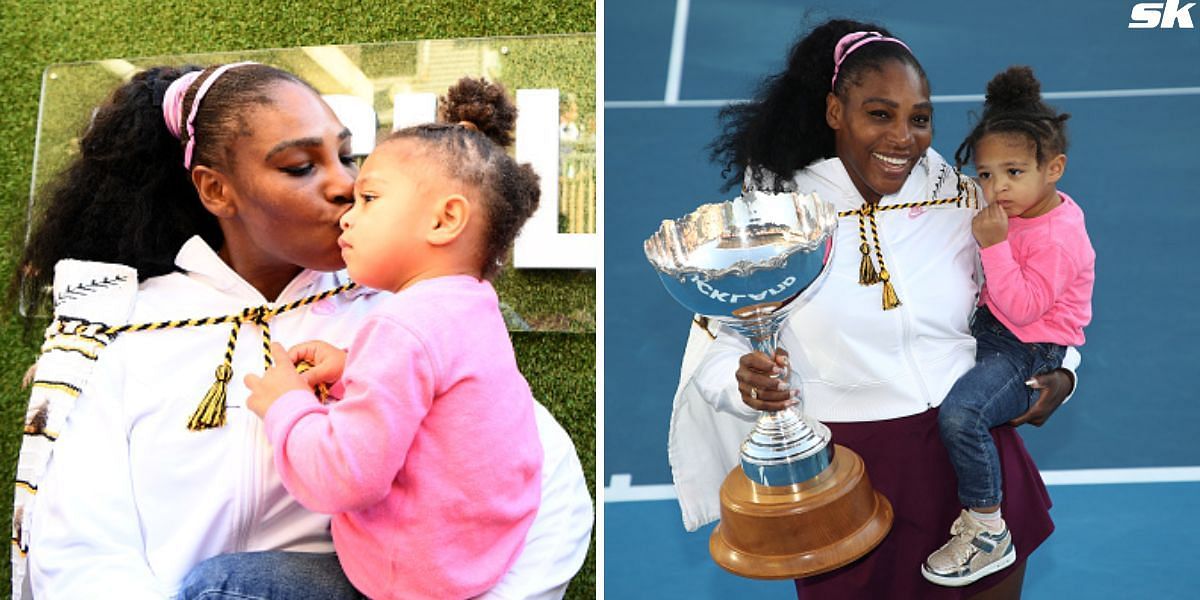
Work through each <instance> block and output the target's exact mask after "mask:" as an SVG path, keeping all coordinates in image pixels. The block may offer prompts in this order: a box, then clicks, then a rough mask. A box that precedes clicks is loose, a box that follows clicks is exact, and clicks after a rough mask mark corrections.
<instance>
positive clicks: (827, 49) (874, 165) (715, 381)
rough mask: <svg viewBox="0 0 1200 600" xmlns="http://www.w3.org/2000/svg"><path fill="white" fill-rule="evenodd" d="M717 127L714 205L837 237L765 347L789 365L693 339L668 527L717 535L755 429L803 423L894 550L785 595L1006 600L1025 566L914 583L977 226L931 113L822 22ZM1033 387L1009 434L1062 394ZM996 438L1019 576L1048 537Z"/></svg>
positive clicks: (1029, 476) (959, 355) (874, 55)
mask: <svg viewBox="0 0 1200 600" xmlns="http://www.w3.org/2000/svg"><path fill="white" fill-rule="evenodd" d="M722 119H723V121H724V124H725V133H724V135H723V136H722V137H720V138H719V139H718V140H717V141H716V142H715V143H714V146H713V156H714V158H715V159H717V160H718V161H719V162H721V163H722V164H723V165H724V166H725V167H726V174H727V175H728V176H729V180H728V181H729V182H730V184H731V185H732V184H734V183H737V182H742V181H745V182H746V184H745V185H746V187H747V188H748V189H754V190H761V191H765V192H792V191H795V192H800V193H805V194H806V193H810V192H816V194H817V195H818V196H819V197H820V198H821V199H823V200H825V201H827V202H830V203H832V204H833V206H834V208H835V209H836V210H837V213H838V220H839V221H840V223H839V224H840V227H838V228H837V229H836V233H835V234H834V236H833V239H832V250H833V251H832V252H831V254H830V255H829V256H830V257H831V258H830V260H832V264H831V265H829V266H828V267H827V268H828V271H829V272H828V276H827V277H826V280H825V281H824V282H823V284H822V287H821V288H820V290H819V291H818V292H817V293H815V294H814V295H813V296H812V297H811V298H810V299H809V300H808V303H807V304H806V305H805V306H803V307H802V308H800V309H798V310H796V311H795V312H794V313H793V314H792V315H791V316H790V317H789V318H788V321H787V322H786V323H785V324H784V325H783V329H782V331H781V332H780V334H779V346H780V347H781V348H786V349H789V350H790V351H791V353H790V355H789V354H787V353H785V352H780V353H778V354H777V355H776V356H775V357H768V356H767V355H765V354H763V353H761V352H753V351H752V350H751V346H750V345H749V343H748V342H747V341H746V340H745V339H744V338H743V337H741V336H738V335H736V334H734V333H733V332H732V331H731V330H730V329H729V328H728V327H725V326H717V325H715V324H714V325H708V324H707V323H705V324H704V325H705V326H702V327H695V328H693V331H692V335H691V338H690V340H689V343H688V351H687V354H686V356H685V358H684V368H683V373H682V379H681V382H680V386H679V392H678V394H677V397H676V400H675V414H674V415H673V417H672V431H671V442H670V456H671V460H672V468H673V471H674V474H675V480H676V488H677V491H678V494H679V499H680V504H681V506H682V507H683V511H684V520H685V524H686V525H687V526H688V527H689V528H696V527H698V526H700V525H702V524H704V523H706V522H709V521H712V520H714V519H715V518H717V516H718V513H719V508H720V505H719V501H718V498H717V488H718V486H719V485H720V484H721V480H722V478H723V477H724V476H725V472H726V471H728V468H729V466H730V465H731V464H734V463H736V460H737V458H736V456H737V451H738V446H739V444H740V443H741V441H742V438H743V437H745V434H746V432H747V431H749V429H750V427H751V425H752V424H753V422H754V418H755V417H756V416H757V415H758V412H757V411H761V410H767V411H776V410H780V409H783V408H785V407H788V406H791V405H793V404H795V403H800V404H801V407H802V409H803V410H802V412H803V413H805V414H806V415H808V416H810V417H812V418H814V419H816V420H817V421H820V422H823V423H824V424H826V425H828V427H829V429H830V430H831V432H832V438H833V439H834V440H836V441H837V443H838V444H841V445H843V446H845V447H847V448H849V449H852V450H853V451H854V452H855V453H857V454H858V455H860V456H861V457H862V460H863V462H864V463H865V465H866V468H867V471H868V472H869V477H870V480H871V482H872V483H873V484H874V487H875V489H876V490H877V491H879V492H880V493H882V494H883V495H884V496H885V497H886V498H887V499H888V501H890V503H891V505H892V507H893V510H894V513H895V519H894V522H893V524H892V529H891V532H890V533H889V534H888V536H887V537H886V538H885V539H884V540H883V542H882V543H881V544H880V545H879V546H878V547H876V548H875V549H874V550H873V551H871V552H870V553H869V554H867V555H866V556H865V557H863V558H862V559H860V560H858V561H855V562H853V563H851V564H850V565H847V566H846V567H843V568H840V569H837V570H834V571H831V572H828V573H824V574H820V575H815V576H812V577H808V578H805V579H801V580H797V582H796V586H797V591H798V593H799V594H800V596H801V597H822V598H825V597H836V598H842V597H852V598H881V597H888V598H966V597H973V596H976V595H979V594H981V593H984V592H987V594H988V595H989V596H992V595H994V596H995V597H1018V596H1019V594H1020V587H1021V583H1022V580H1023V576H1024V562H1020V563H1019V564H1018V565H1017V566H1016V567H1015V568H1013V569H1010V570H1007V571H1004V572H1003V573H1002V574H1000V575H997V576H992V577H987V578H984V579H982V580H980V581H978V582H977V583H975V584H972V585H970V586H966V587H960V588H947V587H941V586H937V585H934V584H931V583H929V582H927V581H925V579H924V578H922V577H921V575H920V572H919V571H920V566H921V563H922V562H923V561H924V559H925V557H926V556H928V554H929V552H931V551H932V550H934V549H936V548H937V547H938V546H939V545H940V544H941V543H942V542H944V541H945V536H944V531H942V529H943V528H944V526H945V523H947V522H950V520H952V518H953V516H954V515H955V514H957V513H958V512H959V510H960V506H959V503H958V498H957V495H956V491H955V477H954V471H953V469H952V467H951V465H950V462H949V460H948V458H947V455H946V450H945V448H944V447H943V446H942V443H941V440H940V438H939V435H938V420H937V407H938V405H939V404H940V403H941V402H942V399H943V398H944V397H945V395H946V392H947V391H949V389H950V387H951V386H952V385H953V384H954V382H955V381H956V380H957V379H958V377H959V376H960V375H962V374H963V373H964V372H966V371H967V370H968V369H969V368H970V367H971V365H972V364H973V362H974V358H975V341H974V339H973V338H972V336H971V333H970V327H969V323H970V320H971V315H972V312H973V310H974V307H975V301H976V298H977V294H978V292H979V281H978V278H977V262H978V250H977V246H976V243H975V240H974V238H973V237H972V234H971V220H972V218H973V217H974V215H975V214H976V212H977V211H978V209H979V208H980V203H979V200H978V199H979V197H980V195H979V194H978V192H977V189H976V186H975V184H974V182H973V181H971V180H970V179H969V178H966V177H965V176H962V175H960V174H959V173H958V172H957V171H956V170H955V169H954V168H953V167H952V166H951V165H950V164H948V163H947V162H946V161H945V160H944V159H943V158H942V157H941V156H940V155H939V154H938V153H937V152H935V151H934V150H932V149H931V148H930V144H931V142H932V137H933V106H932V103H931V101H930V88H929V83H928V81H927V79H926V75H925V72H924V70H923V69H922V67H921V65H920V63H919V62H918V61H917V59H916V58H915V57H914V56H913V54H912V52H911V51H910V50H909V48H908V47H907V46H906V45H905V44H904V43H903V42H902V41H901V40H899V39H897V38H895V37H893V36H892V35H891V34H890V33H888V32H887V31H886V30H885V29H883V28H881V27H879V26H876V25H872V24H867V23H858V22H853V21H844V20H836V21H830V22H828V23H825V24H823V25H821V26H819V27H817V28H816V29H814V30H813V31H812V32H811V33H810V34H808V35H807V36H806V37H804V38H803V39H801V40H800V41H799V42H797V43H796V45H795V46H794V47H793V48H792V49H791V52H790V56H789V60H788V64H787V68H786V69H785V70H784V71H783V72H782V73H780V74H778V75H775V76H773V77H770V78H768V79H767V80H766V82H765V84H764V85H763V87H762V88H761V90H760V91H759V94H758V95H757V97H756V98H755V99H754V100H753V101H752V102H750V103H747V104H744V105H736V106H732V107H729V108H727V109H725V110H724V111H723V112H722ZM747 171H749V172H748V173H747ZM1038 385H1039V386H1041V387H1043V388H1044V391H1043V393H1042V395H1041V397H1040V399H1039V400H1038V401H1037V402H1036V403H1035V404H1034V405H1033V406H1032V407H1031V409H1030V412H1029V413H1028V414H1026V415H1024V416H1023V417H1022V418H1021V419H1018V421H1021V422H1024V421H1026V420H1030V419H1036V421H1035V422H1040V421H1041V420H1042V419H1044V418H1045V417H1047V416H1049V414H1050V413H1051V412H1053V410H1054V409H1055V408H1057V406H1058V405H1059V404H1061V402H1062V401H1063V399H1064V398H1065V397H1066V396H1067V395H1068V392H1069V390H1070V389H1071V388H1072V386H1073V379H1072V377H1071V375H1070V374H1069V373H1068V372H1066V371H1063V370H1059V371H1054V372H1051V373H1047V374H1043V375H1040V376H1039V377H1038ZM801 389H802V390H803V394H802V395H801V394H799V391H800V390H801ZM713 409H715V411H716V412H715V413H714V412H713ZM993 437H994V438H995V440H996V443H997V447H998V448H999V450H1000V455H1001V463H1002V466H1003V474H1004V477H1003V479H1004V485H1005V489H1004V503H1005V506H1004V512H1005V515H1006V517H1008V516H1010V515H1011V518H1010V520H1009V526H1010V528H1011V530H1012V537H1013V540H1014V543H1015V544H1016V545H1017V546H1019V547H1020V548H1021V557H1022V560H1023V558H1024V557H1025V556H1028V555H1029V553H1030V552H1032V551H1033V550H1034V549H1035V548H1036V547H1037V546H1038V545H1039V544H1040V543H1041V542H1042V541H1043V540H1045V539H1046V538H1047V537H1048V536H1049V534H1050V532H1051V531H1052V530H1053V523H1052V522H1051V520H1050V518H1049V513H1048V508H1049V505H1050V501H1049V495H1048V494H1047V492H1046V489H1045V487H1044V484H1043V483H1042V480H1041V478H1040V476H1039V475H1038V473H1037V468H1036V466H1035V465H1034V463H1033V461H1032V459H1031V458H1030V456H1029V454H1028V452H1027V451H1026V450H1025V447H1024V445H1023V443H1022V442H1021V439H1020V437H1019V436H1018V435H1017V434H1016V432H1015V430H1014V429H1012V428H1009V427H1005V428H1000V429H997V430H995V431H994V432H993ZM714 438H715V439H714ZM714 446H717V449H716V450H714V449H713V447H714ZM713 454H716V455H719V456H720V457H721V460H715V461H714V460H710V457H711V456H712V455H713ZM809 594H811V596H809Z"/></svg>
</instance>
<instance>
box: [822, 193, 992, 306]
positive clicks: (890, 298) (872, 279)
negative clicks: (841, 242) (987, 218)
mask: <svg viewBox="0 0 1200 600" xmlns="http://www.w3.org/2000/svg"><path fill="white" fill-rule="evenodd" d="M959 188H960V189H959V195H958V196H956V197H953V198H940V199H938V200H924V201H921V202H904V203H902V204H889V205H887V206H878V205H876V204H872V203H870V202H864V203H863V205H862V207H860V208H857V209H854V210H843V211H841V212H839V213H838V217H850V216H855V215H857V216H858V237H859V241H860V243H859V245H858V251H859V252H860V253H861V254H862V261H861V262H860V263H859V267H858V283H859V284H861V285H875V284H876V283H883V298H882V301H883V302H882V303H883V310H891V309H893V308H896V307H897V306H900V304H901V302H900V298H899V297H898V296H897V295H896V287H895V286H894V285H892V276H891V274H889V273H888V270H887V265H886V264H885V263H884V262H883V247H882V246H880V244H879V225H878V223H876V221H875V213H876V212H878V211H881V210H904V209H912V208H926V207H930V206H942V205H946V204H954V205H956V206H960V207H961V206H962V203H963V201H964V200H966V202H967V205H968V206H973V204H974V203H973V200H974V198H973V193H971V192H967V193H965V194H964V191H965V190H963V189H962V188H963V186H962V185H960V186H959ZM868 223H870V229H871V237H870V240H869V241H868V238H867V224H868ZM871 242H874V245H875V260H876V261H878V262H879V269H878V271H877V270H876V269H875V265H874V263H873V262H872V261H871Z"/></svg>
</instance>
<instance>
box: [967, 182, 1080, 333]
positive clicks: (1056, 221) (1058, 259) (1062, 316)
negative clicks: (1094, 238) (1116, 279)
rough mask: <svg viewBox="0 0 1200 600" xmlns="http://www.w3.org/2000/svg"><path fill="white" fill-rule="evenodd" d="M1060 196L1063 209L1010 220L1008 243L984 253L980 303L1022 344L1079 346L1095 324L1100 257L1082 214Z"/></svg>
mask: <svg viewBox="0 0 1200 600" xmlns="http://www.w3.org/2000/svg"><path fill="white" fill-rule="evenodd" d="M1058 195H1059V197H1060V198H1062V204H1060V205H1058V206H1057V207H1055V208H1054V209H1053V210H1051V211H1050V212H1048V213H1046V214H1044V215H1042V216H1040V217H1034V218H1032V219H1022V218H1009V220H1008V239H1007V240H1005V241H1003V242H1000V243H999V244H995V245H993V246H989V247H987V248H984V249H983V250H981V251H980V255H981V256H982V258H983V273H984V277H985V278H986V279H987V282H986V283H985V284H984V286H983V293H982V295H981V296H980V303H981V304H987V306H988V307H989V308H991V310H992V314H994V315H996V318H997V319H999V321H1000V322H1001V323H1003V324H1004V326H1005V327H1008V330H1009V331H1011V332H1013V334H1015V335H1016V336H1017V339H1019V340H1021V341H1022V342H1025V343H1031V342H1052V343H1055V344H1061V345H1064V346H1080V345H1082V344H1083V342H1084V336H1083V327H1084V326H1085V325H1087V324H1088V323H1089V322H1091V320H1092V285H1093V283H1094V282H1095V280H1096V252H1095V251H1094V250H1092V243H1091V241H1090V240H1089V239H1088V234H1087V229H1086V228H1085V227H1084V222H1083V211H1082V210H1080V209H1079V205H1078V204H1075V201H1074V200H1072V199H1071V197H1070V196H1068V195H1066V194H1064V193H1062V192H1059V193H1058Z"/></svg>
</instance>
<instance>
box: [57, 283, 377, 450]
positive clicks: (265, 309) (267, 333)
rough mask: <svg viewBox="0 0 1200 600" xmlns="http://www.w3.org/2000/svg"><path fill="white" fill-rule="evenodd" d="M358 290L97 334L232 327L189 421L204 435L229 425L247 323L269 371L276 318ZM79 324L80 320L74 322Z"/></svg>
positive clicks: (346, 287)
mask: <svg viewBox="0 0 1200 600" xmlns="http://www.w3.org/2000/svg"><path fill="white" fill-rule="evenodd" d="M356 287H358V285H357V284H355V283H353V282H351V283H347V284H345V285H341V286H338V287H336V288H333V289H330V290H325V291H324V292H321V293H319V294H314V295H312V296H307V297H305V298H301V299H299V300H295V301H292V302H289V303H287V304H284V305H282V306H270V305H267V306H255V307H249V308H246V309H245V310H243V311H242V312H241V313H239V314H233V315H223V316H219V317H204V318H201V319H179V320H175V321H159V322H155V323H132V324H129V325H120V326H117V327H100V328H98V329H97V330H96V333H98V334H106V335H110V336H116V335H119V334H122V333H126V332H131V331H154V330H159V329H179V328H182V327H198V326H202V325H217V324H221V323H232V324H233V327H231V328H230V332H229V341H228V342H227V343H226V344H225V356H224V360H223V361H222V363H221V365H219V366H218V367H217V371H216V381H214V382H213V384H212V387H210V388H209V390H208V393H206V394H205V395H204V398H203V399H202V400H201V401H200V405H199V406H197V407H196V411H195V412H194V413H193V414H192V416H191V418H190V419H188V429H191V430H192V431H201V430H204V429H211V428H214V427H220V426H222V425H224V424H225V403H226V390H227V388H228V384H229V381H230V380H231V379H233V351H234V348H235V347H236V346H237V338H238V331H239V330H240V329H241V326H242V324H243V323H254V324H256V325H258V327H259V329H261V330H262V338H263V361H264V363H265V364H266V366H267V368H270V367H271V365H272V364H273V362H274V361H272V359H271V328H270V325H269V324H268V322H269V321H270V320H271V319H272V318H274V317H275V316H276V315H279V314H281V313H285V312H288V311H290V310H293V309H296V308H299V307H301V306H307V305H309V304H312V303H314V302H319V301H321V300H324V299H326V298H330V297H333V296H336V295H338V294H341V293H343V292H347V291H350V290H352V289H354V288H356ZM70 320H71V321H78V319H70Z"/></svg>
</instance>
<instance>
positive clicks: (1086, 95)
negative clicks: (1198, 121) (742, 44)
mask: <svg viewBox="0 0 1200 600" xmlns="http://www.w3.org/2000/svg"><path fill="white" fill-rule="evenodd" d="M680 2H687V0H680ZM680 44H681V45H682V42H680ZM680 57H681V58H680V64H681V66H682V48H681V51H680ZM671 61H672V63H674V61H675V52H674V48H672V52H671ZM671 84H672V82H671V80H670V78H668V80H667V99H666V100H608V101H606V102H605V103H604V108H614V109H621V108H720V107H722V106H725V105H727V104H740V103H745V102H749V100H748V99H746V98H731V99H725V100H720V99H717V100H680V99H679V81H678V74H676V80H675V82H674V84H675V90H674V96H672V93H671ZM1154 96H1200V87H1174V88H1140V89H1128V90H1081V91H1075V92H1046V93H1045V94H1042V97H1043V98H1045V99H1047V100H1094V99H1102V98H1147V97H1154ZM930 99H931V100H933V101H934V102H942V103H946V104H953V103H961V102H983V94H947V95H941V96H939V95H937V94H934V95H933V96H931V97H930Z"/></svg>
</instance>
